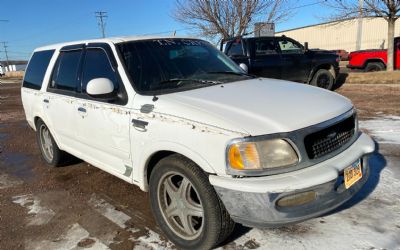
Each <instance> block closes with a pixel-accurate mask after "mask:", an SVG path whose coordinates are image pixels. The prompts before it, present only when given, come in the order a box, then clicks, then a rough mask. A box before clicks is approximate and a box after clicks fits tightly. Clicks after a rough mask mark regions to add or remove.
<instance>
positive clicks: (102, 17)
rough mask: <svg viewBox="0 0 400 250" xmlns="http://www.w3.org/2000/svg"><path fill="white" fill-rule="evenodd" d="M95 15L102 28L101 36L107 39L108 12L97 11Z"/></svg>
mask: <svg viewBox="0 0 400 250" xmlns="http://www.w3.org/2000/svg"><path fill="white" fill-rule="evenodd" d="M94 14H95V16H96V18H97V22H98V25H99V27H100V30H101V34H102V36H103V38H105V37H106V33H105V28H106V21H105V19H106V18H107V17H108V16H107V12H106V11H96V12H95V13H94Z"/></svg>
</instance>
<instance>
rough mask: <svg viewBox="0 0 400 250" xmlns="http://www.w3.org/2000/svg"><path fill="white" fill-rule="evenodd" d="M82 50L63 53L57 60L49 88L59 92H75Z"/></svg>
mask: <svg viewBox="0 0 400 250" xmlns="http://www.w3.org/2000/svg"><path fill="white" fill-rule="evenodd" d="M81 57H82V50H73V51H63V52H61V53H60V56H59V57H58V59H57V63H56V65H55V66H54V69H53V74H52V78H51V83H50V87H51V88H55V89H60V90H67V91H76V90H77V86H78V72H79V65H80V62H81Z"/></svg>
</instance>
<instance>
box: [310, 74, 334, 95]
mask: <svg viewBox="0 0 400 250" xmlns="http://www.w3.org/2000/svg"><path fill="white" fill-rule="evenodd" d="M334 83H335V77H334V76H333V75H332V73H331V72H330V71H329V70H327V69H319V70H318V71H317V72H316V73H315V74H314V77H313V78H312V80H311V82H310V84H311V85H313V86H316V87H320V88H323V89H328V90H331V89H332V87H333V84H334Z"/></svg>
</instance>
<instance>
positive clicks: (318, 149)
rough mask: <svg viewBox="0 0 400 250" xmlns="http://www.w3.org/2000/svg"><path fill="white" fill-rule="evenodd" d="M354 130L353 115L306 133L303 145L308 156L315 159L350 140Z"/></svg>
mask: <svg viewBox="0 0 400 250" xmlns="http://www.w3.org/2000/svg"><path fill="white" fill-rule="evenodd" d="M354 131H355V116H354V115H353V116H350V117H349V118H347V119H345V120H343V121H341V122H339V123H336V124H334V125H332V126H330V127H328V128H325V129H322V130H320V131H318V132H315V133H312V134H309V135H307V136H306V137H305V138H304V145H305V147H306V151H307V154H308V157H309V158H310V159H317V158H319V157H322V156H324V155H326V154H329V153H331V152H333V151H335V150H337V149H339V148H340V147H341V146H343V145H344V144H346V143H347V142H349V141H350V139H351V137H352V136H353V135H354Z"/></svg>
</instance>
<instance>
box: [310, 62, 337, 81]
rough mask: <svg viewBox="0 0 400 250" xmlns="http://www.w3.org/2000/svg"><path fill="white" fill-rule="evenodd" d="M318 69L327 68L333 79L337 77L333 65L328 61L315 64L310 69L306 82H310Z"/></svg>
mask: <svg viewBox="0 0 400 250" xmlns="http://www.w3.org/2000/svg"><path fill="white" fill-rule="evenodd" d="M320 69H326V70H328V71H329V72H330V73H331V74H332V75H333V77H334V78H335V79H336V78H337V75H336V72H335V67H334V66H333V65H332V64H330V63H323V64H319V65H317V66H315V67H314V68H313V70H312V71H311V74H310V76H309V77H308V81H307V83H308V84H310V83H311V81H312V79H313V78H314V75H315V73H317V72H318V70H320Z"/></svg>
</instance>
